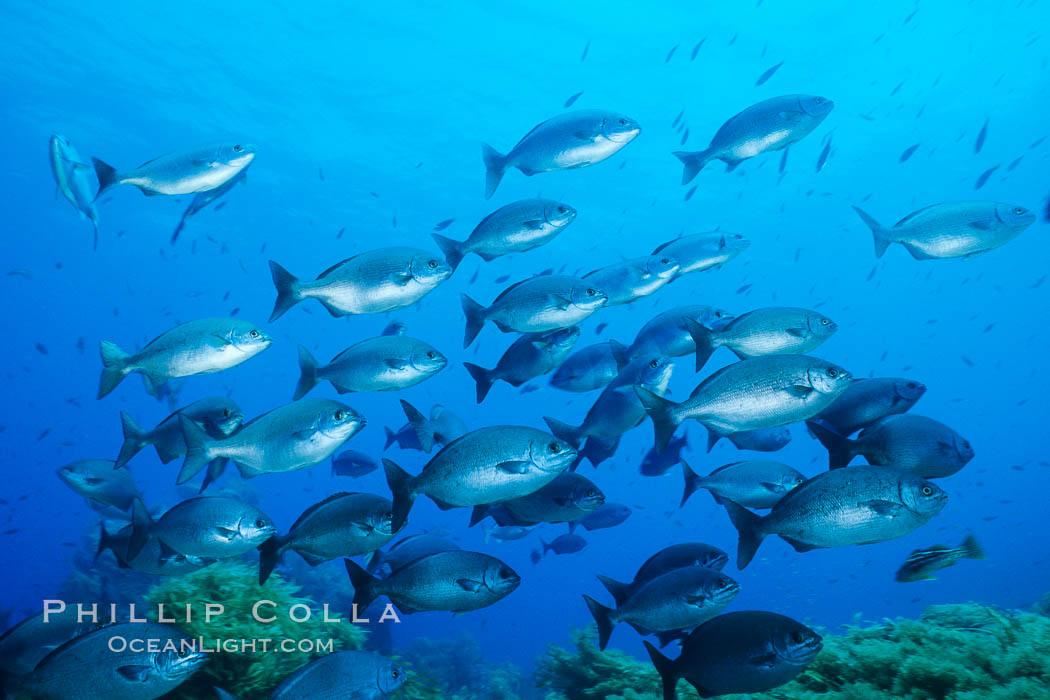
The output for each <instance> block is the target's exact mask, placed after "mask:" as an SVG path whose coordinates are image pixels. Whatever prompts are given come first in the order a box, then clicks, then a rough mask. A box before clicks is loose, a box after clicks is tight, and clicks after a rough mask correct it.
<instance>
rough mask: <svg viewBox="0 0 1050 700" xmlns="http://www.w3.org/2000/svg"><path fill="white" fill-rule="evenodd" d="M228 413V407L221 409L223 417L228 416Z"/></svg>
mask: <svg viewBox="0 0 1050 700" xmlns="http://www.w3.org/2000/svg"><path fill="white" fill-rule="evenodd" d="M230 413H231V411H230V409H228V408H224V409H222V417H223V418H229V417H230Z"/></svg>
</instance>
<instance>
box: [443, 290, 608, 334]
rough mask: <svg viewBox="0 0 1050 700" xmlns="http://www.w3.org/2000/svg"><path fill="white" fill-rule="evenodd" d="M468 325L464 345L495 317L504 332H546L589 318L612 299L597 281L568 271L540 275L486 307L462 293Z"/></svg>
mask: <svg viewBox="0 0 1050 700" xmlns="http://www.w3.org/2000/svg"><path fill="white" fill-rule="evenodd" d="M460 299H461V300H462V302H463V313H464V315H465V316H466V317H467V326H466V330H465V332H464V335H463V347H469V346H470V344H471V343H473V342H474V339H475V338H476V337H478V333H480V332H481V328H482V326H484V325H485V323H486V322H488V321H492V322H493V323H495V324H496V327H497V328H499V329H500V330H501V331H503V332H504V333H512V332H517V333H542V332H543V331H552V330H554V329H556V328H568V327H569V326H575V325H576V324H577V323H579V322H580V321H582V320H583V319H585V318H587V317H588V316H590V315H591V314H593V313H594V312H595V311H597V310H598V309H600V308H601V307H602V306H604V305H605V303H606V302H607V301H608V297H607V296H606V294H605V292H604V291H603V290H601V289H599V288H598V287H596V286H595V285H594V284H591V283H590V282H586V281H584V280H582V279H580V278H578V277H569V276H567V275H539V276H538V277H530V278H529V279H527V280H523V281H521V282H518V283H517V284H514V285H511V286H510V287H507V288H506V289H504V290H503V292H502V293H500V295H499V296H498V297H496V299H495V301H493V302H492V305H491V306H489V307H488V308H485V307H484V306H482V305H481V304H479V303H477V302H476V301H474V300H473V299H471V298H470V297H469V296H467V295H466V294H461V295H460Z"/></svg>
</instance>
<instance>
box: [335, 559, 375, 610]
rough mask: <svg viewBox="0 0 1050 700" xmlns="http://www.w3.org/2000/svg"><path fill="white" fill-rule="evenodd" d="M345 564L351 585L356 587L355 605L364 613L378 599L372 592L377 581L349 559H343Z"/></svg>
mask: <svg viewBox="0 0 1050 700" xmlns="http://www.w3.org/2000/svg"><path fill="white" fill-rule="evenodd" d="M343 563H344V564H345V565H346V574H347V576H349V577H350V585H351V586H353V587H354V605H356V606H357V609H358V610H361V611H364V609H365V608H367V607H368V606H369V605H371V604H372V601H373V600H375V599H376V593H375V591H373V590H372V584H374V583H375V581H376V580H375V578H374V577H373V576H372V575H371V574H370V573H368V572H367V571H365V570H364V569H362V568H361V567H360V566H358V565H357V564H355V563H354V562H352V561H350V560H349V559H343Z"/></svg>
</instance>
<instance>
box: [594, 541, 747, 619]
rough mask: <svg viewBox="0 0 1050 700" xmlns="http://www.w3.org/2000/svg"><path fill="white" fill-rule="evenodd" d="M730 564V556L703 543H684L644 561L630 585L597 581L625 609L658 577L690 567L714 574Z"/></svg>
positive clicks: (603, 577) (614, 580)
mask: <svg viewBox="0 0 1050 700" xmlns="http://www.w3.org/2000/svg"><path fill="white" fill-rule="evenodd" d="M728 562H729V555H728V554H726V553H725V552H723V551H722V550H721V549H719V548H718V547H715V546H713V545H709V544H704V543H703V542H682V543H681V544H673V545H671V546H670V547H664V548H663V549H661V550H660V551H659V552H657V553H656V554H654V555H653V556H651V557H649V558H648V559H646V560H645V563H644V564H642V565H641V566H640V567H638V572H637V573H636V574H635V575H634V579H632V581H631V582H630V583H624V582H622V581H617V580H616V579H613V578H609V577H608V576H603V575H601V574H598V580H599V581H601V584H602V585H603V586H605V590H607V591H609V595H611V596H612V597H613V599H614V600H615V601H616V604H617V605H622V604H623V603H624V602H625V601H626V600H627V599H628V598H630V597H631V595H633V594H634V592H635V591H637V590H638V589H639V588H640V587H641V586H643V585H644V584H645V583H646V581H650V580H652V579H654V578H656V577H658V576H663V575H664V574H666V573H667V572H669V571H674V570H675V569H685V568H689V567H702V568H705V569H711V570H713V571H721V570H722V569H724V568H725V565H726V564H727V563H728Z"/></svg>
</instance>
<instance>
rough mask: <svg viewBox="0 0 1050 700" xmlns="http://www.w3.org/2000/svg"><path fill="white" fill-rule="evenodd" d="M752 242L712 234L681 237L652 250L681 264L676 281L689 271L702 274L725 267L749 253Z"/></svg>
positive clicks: (737, 236) (728, 234) (694, 234)
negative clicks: (744, 253) (745, 252)
mask: <svg viewBox="0 0 1050 700" xmlns="http://www.w3.org/2000/svg"><path fill="white" fill-rule="evenodd" d="M750 245H751V241H749V240H748V239H747V238H744V237H743V236H741V235H740V234H739V233H726V232H725V231H712V232H711V233H693V234H690V235H688V236H679V237H678V238H676V239H674V240H673V241H668V242H667V243H664V244H663V245H661V246H659V247H658V248H657V249H656V250H654V251H653V255H669V256H670V257H672V258H674V259H675V260H677V261H678V271H677V272H675V274H674V277H673V279H678V278H679V277H681V276H682V275H686V274H689V273H690V272H703V271H704V270H712V269H717V268H719V267H721V266H722V265H725V264H726V263H727V262H729V261H730V260H732V259H733V258H735V257H736V256H738V255H740V254H741V253H743V252H744V251H745V250H747V248H748V246H750Z"/></svg>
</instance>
